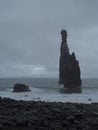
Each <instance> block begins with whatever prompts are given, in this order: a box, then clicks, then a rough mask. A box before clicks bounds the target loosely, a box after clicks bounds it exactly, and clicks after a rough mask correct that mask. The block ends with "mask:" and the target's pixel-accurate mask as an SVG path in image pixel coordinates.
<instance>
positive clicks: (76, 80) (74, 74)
mask: <svg viewBox="0 0 98 130" xmlns="http://www.w3.org/2000/svg"><path fill="white" fill-rule="evenodd" d="M61 35H62V42H61V48H60V53H61V54H60V64H59V83H60V84H64V87H65V88H66V87H67V88H73V87H80V86H81V78H80V67H79V62H78V61H77V60H76V56H75V53H74V52H73V53H72V54H70V52H69V48H68V45H67V31H66V30H62V31H61Z"/></svg>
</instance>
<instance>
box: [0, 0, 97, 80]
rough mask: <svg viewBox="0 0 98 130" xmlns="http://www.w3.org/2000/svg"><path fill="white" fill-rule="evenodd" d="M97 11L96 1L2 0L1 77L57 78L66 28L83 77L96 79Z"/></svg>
mask: <svg viewBox="0 0 98 130" xmlns="http://www.w3.org/2000/svg"><path fill="white" fill-rule="evenodd" d="M97 12H98V1H97V0H93V1H92V0H61V1H60V0H47V1H46V0H5V1H3V0H1V1H0V77H9V76H10V77H12V76H47V77H48V76H56V75H57V76H58V64H59V47H60V42H61V37H60V31H61V29H63V28H64V29H67V31H68V44H69V48H70V50H71V52H72V51H75V52H76V55H77V58H78V59H79V61H80V66H81V70H82V76H90V77H93V76H94V77H97V76H98V71H97V66H98V59H97V52H98V45H97V43H98V39H97V37H98V36H97V35H98V25H97V24H98V17H97Z"/></svg>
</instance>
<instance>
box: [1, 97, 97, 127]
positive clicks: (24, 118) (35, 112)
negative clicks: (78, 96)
mask: <svg viewBox="0 0 98 130" xmlns="http://www.w3.org/2000/svg"><path fill="white" fill-rule="evenodd" d="M0 130H98V103H92V104H77V103H60V102H58V103H57V102H42V101H38V102H36V101H21V100H20V101H16V100H13V99H8V98H3V99H2V98H0Z"/></svg>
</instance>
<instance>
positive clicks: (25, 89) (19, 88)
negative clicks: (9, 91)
mask: <svg viewBox="0 0 98 130" xmlns="http://www.w3.org/2000/svg"><path fill="white" fill-rule="evenodd" d="M30 91H31V90H30V89H29V86H27V85H25V84H19V83H17V84H15V85H14V87H13V92H30Z"/></svg>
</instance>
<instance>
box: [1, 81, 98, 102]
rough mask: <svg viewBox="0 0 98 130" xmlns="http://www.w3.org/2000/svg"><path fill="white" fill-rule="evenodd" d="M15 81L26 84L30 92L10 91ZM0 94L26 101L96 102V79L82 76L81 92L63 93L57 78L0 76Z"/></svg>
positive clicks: (97, 96) (97, 84)
mask: <svg viewBox="0 0 98 130" xmlns="http://www.w3.org/2000/svg"><path fill="white" fill-rule="evenodd" d="M16 83H23V84H26V85H28V86H29V87H30V89H31V92H20V93H15V92H12V91H13V86H14V84H16ZM0 96H1V97H7V98H12V99H16V100H26V101H28V100H34V101H39V100H41V101H48V102H73V103H93V102H96V103H97V102H98V79H97V78H96V79H95V78H83V79H82V86H81V92H79V93H77V92H73V93H65V91H64V89H63V85H59V84H58V79H57V78H0Z"/></svg>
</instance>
